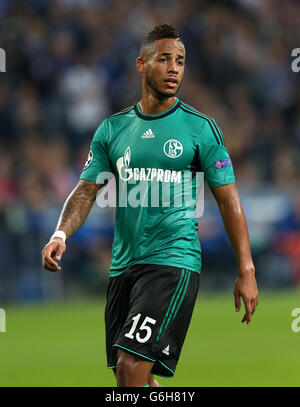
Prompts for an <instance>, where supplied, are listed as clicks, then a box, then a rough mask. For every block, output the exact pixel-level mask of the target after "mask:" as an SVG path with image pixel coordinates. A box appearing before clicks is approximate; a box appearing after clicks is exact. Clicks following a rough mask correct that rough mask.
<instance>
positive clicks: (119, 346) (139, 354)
mask: <svg viewBox="0 0 300 407" xmlns="http://www.w3.org/2000/svg"><path fill="white" fill-rule="evenodd" d="M113 347H118V348H122V349H125V350H127V351H128V352H130V353H134V354H135V355H138V356H141V357H142V358H145V359H148V360H150V362H156V359H151V358H150V357H149V356H145V355H142V354H141V353H138V352H135V351H134V350H131V349H128V348H125V346H121V345H119V344H117V343H115V344H114V345H113Z"/></svg>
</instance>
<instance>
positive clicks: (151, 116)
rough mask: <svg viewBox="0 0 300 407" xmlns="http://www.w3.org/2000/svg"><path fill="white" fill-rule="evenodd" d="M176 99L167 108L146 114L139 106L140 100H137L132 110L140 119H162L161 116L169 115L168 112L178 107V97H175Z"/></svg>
mask: <svg viewBox="0 0 300 407" xmlns="http://www.w3.org/2000/svg"><path fill="white" fill-rule="evenodd" d="M175 99H176V101H175V103H174V104H173V106H171V107H170V108H169V109H168V110H166V111H164V112H162V113H159V114H146V113H143V112H142V110H141V107H140V102H137V103H136V104H135V105H134V110H135V113H136V114H137V115H138V117H139V118H140V119H144V120H157V119H162V118H163V117H166V116H169V114H171V113H173V112H175V110H176V109H177V108H178V107H179V99H177V98H175Z"/></svg>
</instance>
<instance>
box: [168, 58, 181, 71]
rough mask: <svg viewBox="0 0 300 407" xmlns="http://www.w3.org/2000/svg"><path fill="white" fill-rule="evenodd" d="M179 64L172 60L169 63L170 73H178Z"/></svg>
mask: <svg viewBox="0 0 300 407" xmlns="http://www.w3.org/2000/svg"><path fill="white" fill-rule="evenodd" d="M178 72H179V71H178V66H177V63H176V61H170V63H169V65H168V73H173V74H174V73H175V74H178Z"/></svg>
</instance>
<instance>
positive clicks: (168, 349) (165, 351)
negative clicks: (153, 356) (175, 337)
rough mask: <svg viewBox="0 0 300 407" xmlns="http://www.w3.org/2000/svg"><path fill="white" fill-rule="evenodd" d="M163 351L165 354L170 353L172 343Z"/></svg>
mask: <svg viewBox="0 0 300 407" xmlns="http://www.w3.org/2000/svg"><path fill="white" fill-rule="evenodd" d="M162 353H164V354H165V355H168V356H169V355H170V345H168V346H167V347H166V348H165V349H164V350H163V351H162Z"/></svg>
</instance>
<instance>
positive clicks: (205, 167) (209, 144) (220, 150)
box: [199, 120, 235, 187]
mask: <svg viewBox="0 0 300 407" xmlns="http://www.w3.org/2000/svg"><path fill="white" fill-rule="evenodd" d="M199 139H200V141H199V161H200V166H201V169H202V171H203V172H204V178H205V179H206V181H207V183H208V185H209V186H210V187H218V186H222V185H226V184H231V183H233V182H235V176H234V172H233V166H232V162H231V159H230V156H229V153H228V151H227V148H226V147H225V145H224V140H223V137H222V133H221V131H220V129H219V127H218V126H217V124H216V123H215V121H213V120H211V121H209V120H207V122H206V123H205V125H204V126H203V129H202V132H201V135H200V138H199Z"/></svg>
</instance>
